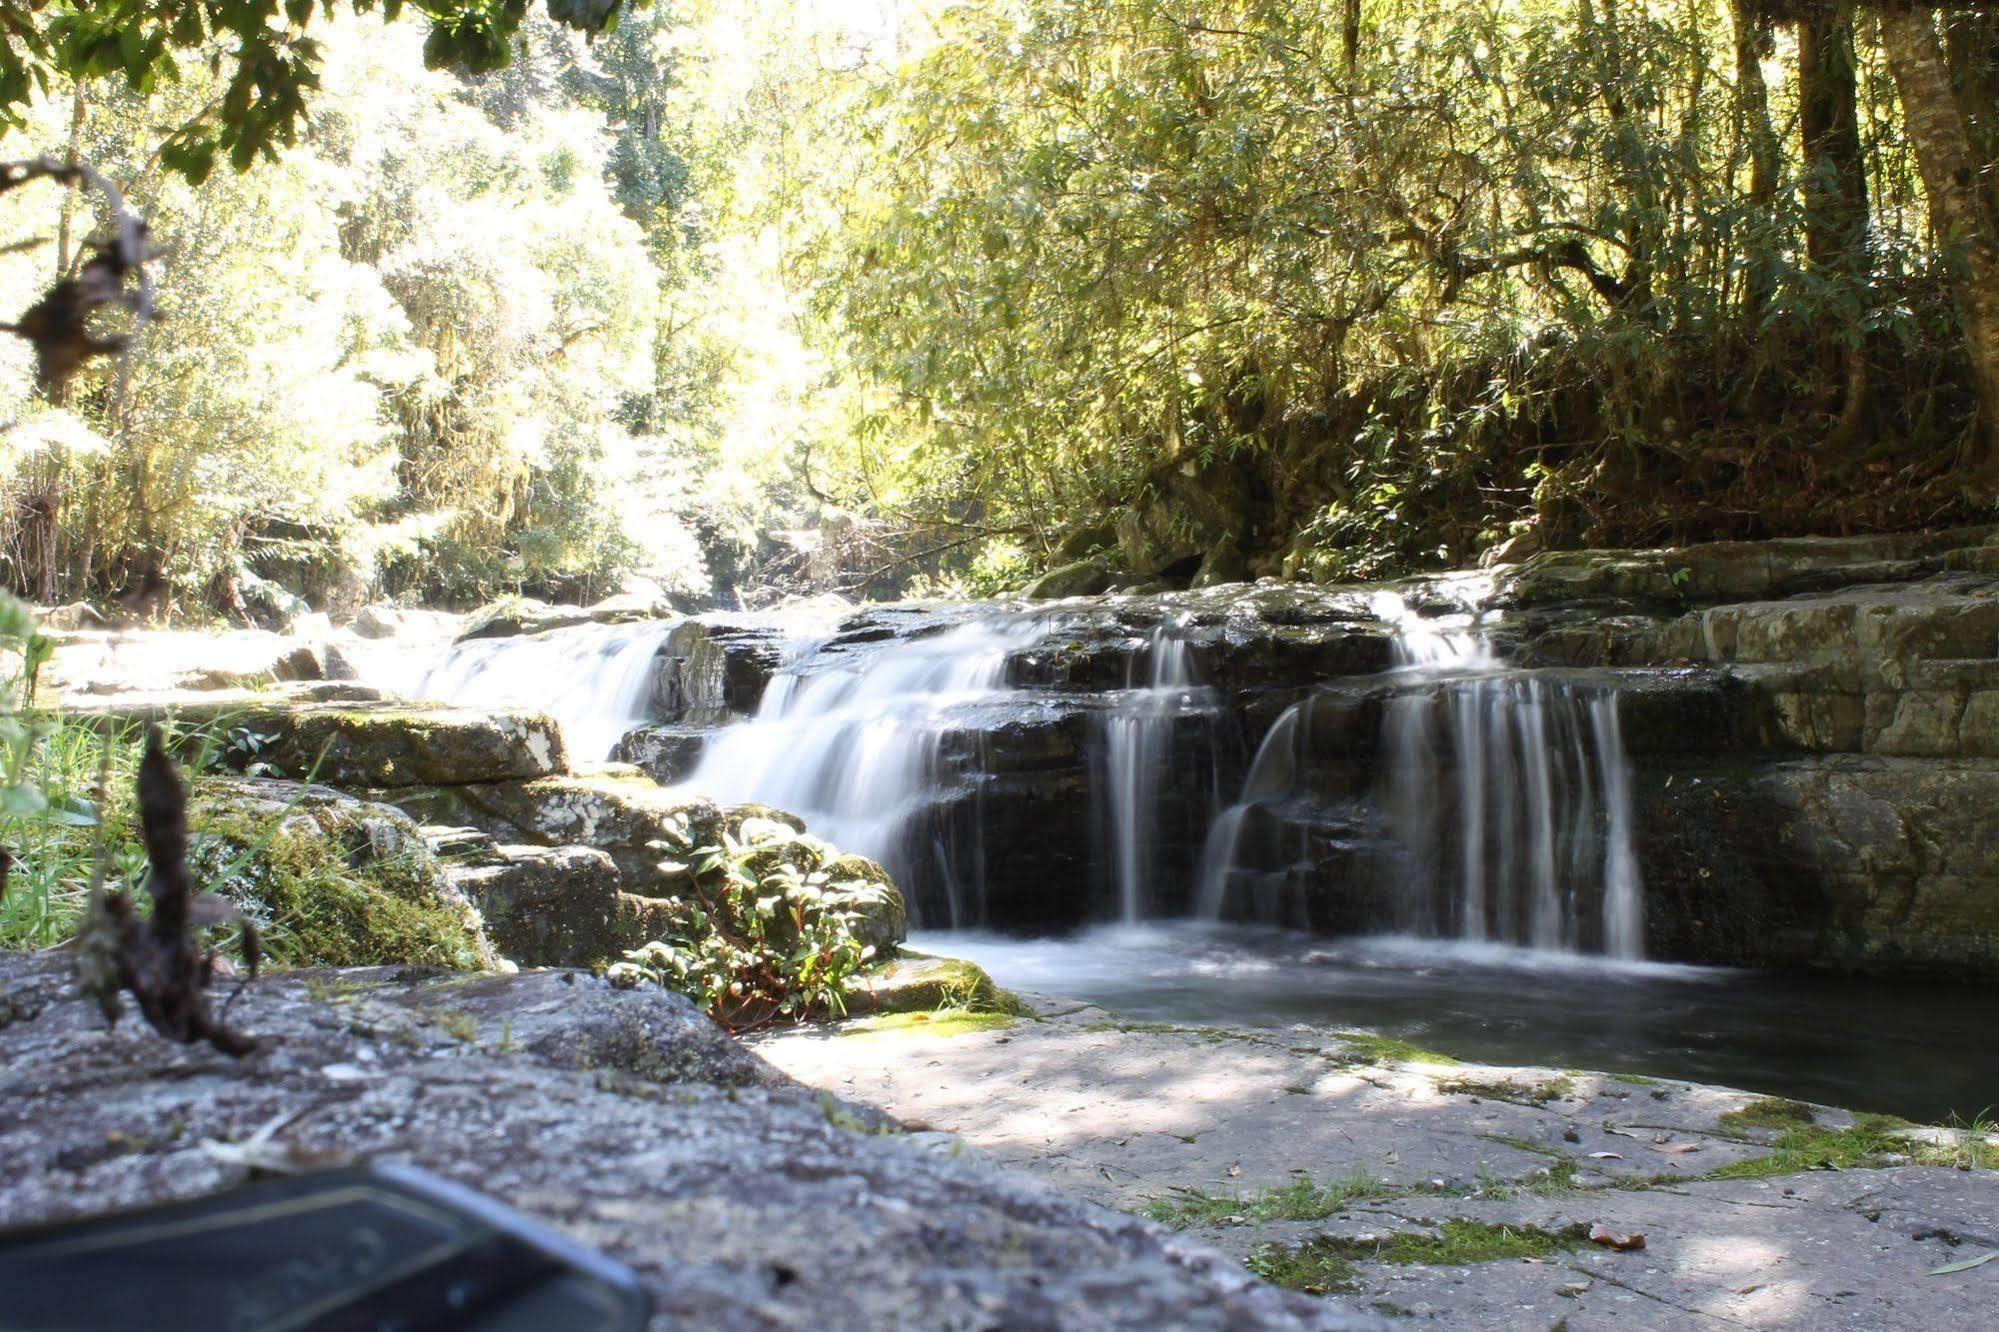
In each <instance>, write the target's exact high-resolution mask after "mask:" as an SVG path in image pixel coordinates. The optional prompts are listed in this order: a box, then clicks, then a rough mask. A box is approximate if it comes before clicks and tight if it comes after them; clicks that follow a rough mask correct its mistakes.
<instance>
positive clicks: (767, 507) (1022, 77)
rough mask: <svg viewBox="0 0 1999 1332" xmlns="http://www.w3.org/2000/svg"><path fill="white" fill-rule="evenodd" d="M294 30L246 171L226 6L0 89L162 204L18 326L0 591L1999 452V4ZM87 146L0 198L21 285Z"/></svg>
mask: <svg viewBox="0 0 1999 1332" xmlns="http://www.w3.org/2000/svg"><path fill="white" fill-rule="evenodd" d="M314 32H315V33H316V34H317V39H318V41H319V42H320V43H321V46H322V47H323V56H322V58H321V60H320V68H319V70H318V79H319V83H320V86H319V87H318V88H316V89H313V90H311V92H310V96H309V99H308V101H307V103H306V109H305V113H304V119H303V122H302V124H303V127H304V128H303V131H302V133H300V134H299V135H298V138H297V142H295V143H293V144H290V145H289V146H284V147H282V149H281V150H279V151H275V152H273V153H272V154H269V155H267V156H266V157H265V158H264V159H262V160H258V161H256V162H254V163H253V164H252V165H251V166H250V169H249V170H247V171H245V172H241V173H238V172H235V171H232V170H230V169H228V168H227V167H226V166H224V167H217V168H215V169H213V170H212V171H205V170H195V169H190V163H189V161H188V160H187V152H186V143H187V136H186V134H185V132H184V127H185V126H186V125H188V124H190V123H193V122H195V121H198V120H199V119H200V118H201V117H202V116H203V115H204V114H212V113H213V111H214V108H215V107H216V105H217V104H218V99H220V98H221V97H222V96H223V94H224V88H223V83H222V80H223V78H224V71H223V70H222V69H221V67H219V66H218V67H216V68H210V67H208V66H206V65H204V64H203V63H202V62H200V61H192V62H184V63H183V67H182V69H181V72H180V77H179V78H178V79H176V80H171V81H163V82H160V83H158V84H154V85H150V86H147V87H146V88H145V89H144V90H143V91H136V90H134V88H133V87H132V86H131V85H130V83H129V81H127V80H123V79H120V78H118V77H115V76H112V75H104V76H99V77H85V78H82V79H80V80H75V81H72V82H71V83H69V84H67V85H63V86H52V87H50V88H49V89H48V90H47V92H46V93H45V94H43V95H40V96H38V97H35V98H33V99H31V100H30V101H29V102H28V104H27V105H26V107H25V110H24V111H23V113H22V115H21V122H22V123H21V124H19V125H18V126H16V127H14V128H12V129H11V130H10V131H9V132H8V133H7V135H6V143H7V148H6V150H5V154H4V155H6V156H10V157H27V156H31V155H33V154H34V153H38V152H50V153H53V154H55V155H56V156H58V157H62V156H70V157H74V158H78V159H81V160H85V161H88V162H91V163H93V164H95V165H97V166H98V167H99V168H100V169H101V170H103V171H105V172H106V174H108V175H110V176H112V177H113V178H114V179H115V180H117V181H118V183H119V184H120V185H121V186H122V187H123V188H125V189H126V191H127V192H128V193H129V195H130V196H131V198H132V200H133V203H134V205H135V206H136V207H137V208H138V209H139V211H141V212H142V213H144V214H145V215H146V216H147V217H148V218H150V219H151V222H152V225H153V230H154V234H155V236H156V238H157V239H158V241H159V243H160V246H161V248H162V252H163V253H162V260H161V263H160V272H159V275H158V276H159V284H160V292H161V302H160V318H159V320H158V322H157V323H155V324H154V325H152V326H150V327H149V328H148V329H147V330H146V331H145V334H144V338H143V343H142V345H141V347H140V348H139V349H138V351H137V353H136V354H135V355H134V356H133V357H132V359H131V362H130V369H129V375H128V376H121V375H120V374H119V373H117V372H116V371H115V370H114V369H112V368H110V367H106V368H105V369H104V370H103V371H102V372H101V373H98V374H96V375H95V376H94V377H86V378H85V379H84V380H83V381H81V382H80V383H79V384H78V385H77V386H76V387H75V388H74V389H73V390H72V392H71V393H70V395H69V397H68V399H67V401H65V402H63V403H62V404H60V405H50V404H46V403H43V402H40V401H38V400H37V399H36V398H35V396H34V394H33V392H32V375H31V367H30V364H29V359H28V356H27V354H26V348H25V347H9V348H6V349H5V350H4V360H0V398H4V402H0V424H4V425H5V431H4V434H3V435H0V487H4V501H5V503H4V508H0V568H4V573H5V578H6V581H7V583H8V584H9V585H10V586H12V587H13V588H15V589H16V590H18V591H21V592H23V593H25V594H27V595H30V596H33V597H35V598H37V599H39V600H42V601H44V602H57V601H68V600H73V599H77V598H88V599H106V598H114V597H117V596H120V595H124V596H127V597H130V596H132V595H133V594H134V592H135V590H136V589H152V590H158V589H165V591H166V593H167V595H168V596H169V598H170V599H171V600H172V601H173V603H174V604H175V605H176V607H177V609H179V610H180V611H181V612H182V613H186V614H201V613H213V612H221V613H227V614H254V613H257V612H258V610H259V607H260V606H263V605H266V604H268V603H270V602H271V601H273V600H274V599H277V598H278V597H279V596H280V594H278V593H277V592H276V591H275V589H276V588H283V589H287V590H288V591H289V592H290V593H295V594H299V595H303V596H304V597H306V598H307V599H308V600H309V601H311V602H312V603H313V604H315V605H320V606H326V605H329V604H339V603H343V602H345V603H348V604H358V601H359V600H361V599H365V598H368V597H376V596H389V597H395V598H400V599H404V600H424V601H430V602H438V603H443V604H452V605H464V604H470V603H473V602H477V601H481V600H485V599H487V598H490V597H492V596H494V595H497V594H501V593H506V592H528V593H533V594H536V595H542V596H549V597H557V598H563V599H582V600H589V599H593V598H595V597H598V596H603V595H607V594H609V593H612V592H615V591H618V590H620V589H621V588H624V587H628V586H632V585H633V583H632V580H633V579H639V580H642V582H641V583H640V584H639V585H641V586H644V587H646V588H648V589H651V590H653V591H656V592H658V593H662V594H665V595H669V596H671V597H673V598H674V599H676V600H678V601H680V602H682V603H683V604H685V605H689V606H693V605H699V604H709V603H712V602H715V601H721V602H723V603H726V604H734V603H736V602H737V601H739V600H742V599H744V598H749V599H751V600H755V599H757V598H768V597H770V596H773V595H776V594H778V593H779V592H783V591H814V590H823V589H827V588H833V589H838V590H842V591H847V592H859V593H871V594H875V595H888V594H893V593H896V592H909V591H918V592H921V591H943V592H970V593H983V592H991V591H996V590H1003V589H1005V588H1008V587H1011V586H1014V585H1016V584H1018V583H1019V582H1020V581H1021V580H1022V579H1024V578H1026V577H1028V576H1030V575H1031V574H1033V573H1034V572H1035V571H1037V570H1041V569H1046V568H1049V567H1051V566H1054V565H1058V564H1061V563H1063V562H1065V561H1068V560H1073V559H1076V558H1078V557H1082V556H1089V555H1092V554H1093V553H1094V554H1097V555H1099V556H1101V558H1102V559H1103V560H1104V562H1105V563H1106V565H1108V566H1109V567H1111V568H1113V569H1114V570H1117V571H1122V572H1124V573H1125V574H1127V575H1128V576H1131V577H1139V576H1150V575H1156V574H1160V573H1164V574H1166V575H1167V576H1169V577H1170V578H1185V577H1189V576H1193V575H1194V574H1195V573H1196V571H1197V569H1198V570H1199V571H1201V572H1202V575H1203V576H1204V577H1210V578H1214V577H1240V576H1250V575H1259V574H1281V575H1284V576H1302V577H1313V578H1343V577H1356V576H1362V577H1365V576H1374V575H1378V574H1385V573H1391V572H1398V571H1403V570H1408V569H1412V568H1420V567H1433V566H1442V565H1450V564H1457V563H1463V562H1468V561H1471V560H1474V559H1477V558H1479V557H1480V556H1481V555H1484V554H1489V553H1492V552H1494V551H1498V552H1499V553H1502V554H1509V555H1517V554H1521V553H1525V552H1528V551H1531V550H1534V549H1542V548H1558V547H1569V546H1576V545H1582V544H1589V545H1637V544H1653V543H1665V542H1677V541H1688V540H1699V539H1707V538H1716V537H1758V536H1766V535H1778V534H1793V533H1810V532H1826V533H1833V532H1853V531H1865V530H1884V529H1896V528H1907V527H1920V526H1928V525H1934V524H1941V523H1948V522H1963V521H1982V520H1985V519H1987V518H1989V516H1990V514H1991V511H1992V503H1993V499H1994V495H1995V494H1999V463H1995V458H1999V453H1995V449H1994V446H1993V434H1994V429H1995V423H1999V186H1995V183H1994V179H1993V173H1992V165H1993V163H1994V161H1995V158H1999V10H1993V11H1988V10H1987V8H1986V7H1985V6H1982V5H1930V4H1903V3H1898V2H1897V0H1881V3H1878V4H1854V3H1847V2H1846V0H1483V2H1479V3H1462V2H1461V0H1366V2H1365V3H1361V2H1360V0H1226V2H1223V0H1216V2H1214V3H1160V2H1158V0H1090V2H1089V3H1082V2H1080V0H994V2H992V3H961V4H942V3H933V4H925V3H911V4H903V5H889V4H887V3H883V4H881V5H872V4H859V3H857V4H851V5H836V4H831V3H821V4H816V5H815V4H810V3H788V2H787V0H775V2H774V3H769V4H759V5H750V4H747V3H743V2H742V0H683V2H682V3H674V4H663V5H654V6H650V7H646V8H640V9H634V10H632V11H631V12H628V13H626V14H624V15H623V21H622V22H621V23H620V24H619V25H618V26H617V27H616V28H615V30H614V31H612V32H610V33H608V34H605V35H602V36H599V37H597V38H595V39H594V40H590V41H586V40H585V39H584V38H583V37H582V36H580V35H578V34H575V33H573V32H570V31H568V30H566V29H563V28H560V27H558V26H556V25H555V24H553V23H551V22H549V21H548V20H547V19H545V18H542V17H539V16H538V15H536V16H531V17H530V19H529V20H528V21H527V22H526V23H525V24H524V26H523V27H522V29H521V33H520V37H519V39H518V41H517V42H515V43H514V44H513V45H512V47H511V49H510V56H511V58H510V59H509V60H508V62H507V63H506V64H505V65H504V67H502V68H497V69H494V70H491V71H490V72H487V73H484V74H480V75H470V74H466V73H464V72H463V71H462V70H459V71H455V72H453V71H441V70H429V69H426V68H425V65H424V59H423V46H424V43H425V40H426V36H425V33H424V31H423V30H422V28H421V27H420V26H418V25H415V24H412V23H409V22H407V21H405V22H400V23H386V24H385V23H383V22H381V21H380V20H379V19H378V18H374V17H364V18H352V17H343V18H341V19H340V20H339V21H338V22H333V23H331V24H327V23H325V22H324V21H322V22H321V23H320V25H319V26H318V27H316V28H315V29H314ZM177 133H178V137H177ZM190 177H205V178H202V179H201V180H200V183H198V184H196V183H190ZM90 202H91V201H90V200H89V199H88V198H85V197H77V196H64V195H63V194H62V193H61V192H60V191H57V190H53V189H49V190H46V191H45V192H41V193H35V192H32V191H28V190H22V191H16V192H15V193H14V194H10V195H9V196H8V197H7V198H5V199H4V200H0V246H12V247H15V248H11V249H9V250H7V252H6V253H5V254H4V255H0V314H6V315H7V316H8V317H11V312H13V311H18V310H21V309H24V308H25V307H26V306H27V305H28V304H29V303H30V302H31V301H32V300H33V299H34V297H35V294H36V293H37V292H38V291H40V290H41V289H42V288H44V287H45V286H46V285H47V284H48V282H49V281H50V280H51V279H52V277H54V276H55V275H56V274H58V273H61V272H64V271H68V270H70V269H71V268H73V266H74V265H75V264H76V263H77V262H78V260H79V257H80V255H81V253H82V244H81V243H82V240H83V237H84V236H85V235H86V234H87V233H88V232H89V231H90V229H91V227H92V226H93V225H95V219H94V218H93V216H92V215H91V213H90V211H89V206H90Z"/></svg>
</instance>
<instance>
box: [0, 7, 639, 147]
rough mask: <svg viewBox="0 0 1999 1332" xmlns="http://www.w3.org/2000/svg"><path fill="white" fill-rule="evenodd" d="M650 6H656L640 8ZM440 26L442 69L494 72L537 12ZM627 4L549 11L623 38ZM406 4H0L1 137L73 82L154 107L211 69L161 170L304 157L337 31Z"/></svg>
mask: <svg viewBox="0 0 1999 1332" xmlns="http://www.w3.org/2000/svg"><path fill="white" fill-rule="evenodd" d="M640 3H643V0H640ZM410 7H412V8H414V9H415V10H416V11H417V12H419V13H420V14H422V15H423V16H424V17H425V18H426V19H428V20H429V22H430V32H429V35H428V36H427V37H426V38H425V40H424V44H423V58H424V63H425V64H426V65H427V66H429V67H430V68H432V69H441V68H459V69H464V70H467V71H469V72H472V73H484V72H487V71H491V70H496V69H500V68H503V67H505V66H506V65H507V64H508V63H509V61H510V60H511V59H512V57H513V54H514V48H515V37H516V34H517V32H518V31H519V28H520V25H521V21H522V18H523V17H524V16H525V14H526V12H527V5H526V3H525V0H412V3H411V6H410ZM624 7H625V0H549V3H548V13H549V15H550V16H551V17H552V18H555V19H557V20H559V21H561V22H563V23H565V24H568V25H569V26H571V27H574V28H578V29H581V30H583V31H585V32H601V31H603V30H604V29H606V28H608V27H615V26H616V24H617V21H618V18H619V15H620V13H621V11H622V10H623V9H624ZM403 9H404V0H199V2H198V3H190V4H173V5H162V4H157V3H154V2H153V0H55V3H47V0H6V3H4V4H0V32H3V33H4V34H5V38H6V40H5V42H4V44H0V124H6V123H12V124H15V125H20V124H23V123H25V122H26V120H27V116H28V111H29V108H30V106H31V105H32V103H33V101H34V99H35V97H36V96H37V95H38V94H39V95H47V94H48V93H50V92H51V91H53V90H55V89H57V88H59V87H61V86H62V85H64V84H67V83H69V82H70V81H72V80H80V79H93V78H106V77H117V78H120V79H122V80H123V82H124V84H125V86H126V88H127V89H128V90H130V91H131V92H132V93H134V94H137V95H139V96H142V97H143V96H147V95H150V94H152V93H155V92H158V91H160V90H163V89H167V88H170V87H172V86H173V85H175V84H177V83H180V82H181V81H182V80H183V78H185V77H186V75H187V73H188V70H187V69H186V65H187V64H188V63H192V64H193V65H195V66H196V68H197V69H198V68H199V67H201V66H203V65H205V66H206V67H207V71H208V74H209V76H210V78H211V79H212V80H213V81H214V84H215V94H214V96H213V97H211V98H210V99H209V100H207V101H206V102H205V103H203V104H201V105H200V106H199V107H198V108H196V109H195V110H193V111H192V113H190V114H187V115H185V116H184V118H182V119H181V120H180V123H179V124H178V126H177V127H176V128H175V129H174V131H173V132H172V134H171V135H170V136H169V137H168V139H167V140H166V142H165V144H164V145H162V147H161V150H160V162H161V164H162V165H164V166H166V167H167V168H169V169H170V170H173V171H176V172H178V173H180V174H181V175H183V176H185V177H186V178H187V179H188V180H189V181H190V182H191V183H194V184H200V183H201V182H202V181H203V180H205V179H207V177H208V175H209V173H210V172H211V171H213V170H214V168H215V162H216V158H217V157H218V156H222V157H226V158H227V159H228V161H229V163H230V165H231V166H233V167H235V168H236V170H238V171H242V170H245V169H247V168H248V167H249V166H250V164H251V163H252V162H254V161H256V160H258V159H259V158H260V157H261V158H265V159H271V158H275V157H276V156H277V155H278V151H279V149H280V148H283V147H289V146H291V145H292V144H295V143H296V142H297V141H298V139H299V137H300V134H301V131H302V129H303V127H304V124H305V121H306V111H307V106H308V102H309V100H310V99H311V98H312V97H313V95H314V94H316V93H317V92H318V91H319V88H320V80H321V73H322V70H323V67H324V64H325V59H326V54H325V46H324V44H323V43H322V41H321V40H320V38H321V35H322V32H323V29H324V28H325V27H326V25H328V24H329V23H331V22H332V21H333V20H334V19H335V18H336V16H337V15H339V14H341V13H342V12H345V11H351V12H354V13H359V14H373V13H380V14H381V15H383V16H384V17H385V18H389V19H394V18H397V17H398V16H399V15H400V14H401V13H402V11H403Z"/></svg>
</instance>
